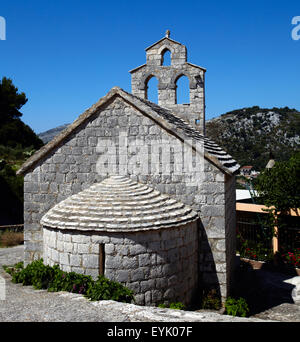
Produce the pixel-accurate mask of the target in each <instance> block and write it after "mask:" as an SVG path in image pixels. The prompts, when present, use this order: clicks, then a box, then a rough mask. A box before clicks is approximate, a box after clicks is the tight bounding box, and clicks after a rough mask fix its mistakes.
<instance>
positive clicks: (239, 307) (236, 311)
mask: <svg viewBox="0 0 300 342" xmlns="http://www.w3.org/2000/svg"><path fill="white" fill-rule="evenodd" d="M225 309H226V314H227V315H231V316H240V317H246V316H247V314H248V312H249V307H248V304H247V302H246V300H245V299H244V298H241V297H240V298H238V299H235V298H232V297H228V298H227V299H226V302H225Z"/></svg>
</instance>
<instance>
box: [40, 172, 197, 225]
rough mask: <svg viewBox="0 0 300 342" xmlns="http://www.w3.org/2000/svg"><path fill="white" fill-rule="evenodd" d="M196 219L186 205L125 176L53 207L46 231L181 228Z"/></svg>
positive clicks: (95, 185) (47, 219)
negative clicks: (54, 229)
mask: <svg viewBox="0 0 300 342" xmlns="http://www.w3.org/2000/svg"><path fill="white" fill-rule="evenodd" d="M197 219H198V214H197V213H196V212H195V211H193V210H192V209H191V208H190V207H188V206H187V205H185V204H183V203H181V202H178V201H176V200H175V199H173V198H171V197H169V196H168V195H165V194H161V193H160V192H159V191H157V190H154V189H152V188H151V187H149V186H147V185H144V184H140V183H137V182H135V181H133V180H131V179H130V178H128V177H125V176H111V177H109V178H106V179H105V180H104V181H102V182H101V183H98V184H94V185H92V186H91V187H89V188H88V189H86V190H84V191H81V192H79V193H78V194H76V195H72V196H70V197H68V198H67V199H65V200H63V201H61V202H60V203H58V204H56V205H55V206H54V207H53V208H52V209H50V210H49V211H48V212H47V213H46V214H45V215H44V216H43V217H42V219H41V224H42V225H43V226H46V227H51V228H58V229H73V230H74V229H75V230H83V231H86V230H93V231H106V232H125V231H143V230H153V229H162V228H170V227H176V226H183V225H185V224H186V223H188V222H192V221H195V220H197Z"/></svg>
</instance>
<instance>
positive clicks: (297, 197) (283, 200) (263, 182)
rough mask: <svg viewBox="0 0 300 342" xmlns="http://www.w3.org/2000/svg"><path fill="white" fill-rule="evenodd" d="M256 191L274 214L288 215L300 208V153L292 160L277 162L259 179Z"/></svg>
mask: <svg viewBox="0 0 300 342" xmlns="http://www.w3.org/2000/svg"><path fill="white" fill-rule="evenodd" d="M256 189H257V191H258V193H259V195H260V197H261V199H262V200H263V203H264V204H265V205H266V206H267V207H274V213H275V214H277V213H280V212H281V213H286V212H288V211H289V209H296V208H299V207H300V151H299V152H297V153H296V154H294V155H293V156H292V157H291V158H290V160H288V161H282V162H276V163H275V165H274V167H273V168H271V169H265V170H264V171H263V172H262V173H261V174H260V175H259V177H258V178H257V184H256Z"/></svg>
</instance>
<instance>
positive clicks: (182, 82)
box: [176, 75, 190, 104]
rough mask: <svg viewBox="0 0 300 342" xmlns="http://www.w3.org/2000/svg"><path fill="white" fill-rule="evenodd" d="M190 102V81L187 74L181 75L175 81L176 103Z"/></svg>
mask: <svg viewBox="0 0 300 342" xmlns="http://www.w3.org/2000/svg"><path fill="white" fill-rule="evenodd" d="M189 103H190V82H189V79H188V78H187V76H184V75H181V76H180V77H179V78H178V79H177V81H176V104H189Z"/></svg>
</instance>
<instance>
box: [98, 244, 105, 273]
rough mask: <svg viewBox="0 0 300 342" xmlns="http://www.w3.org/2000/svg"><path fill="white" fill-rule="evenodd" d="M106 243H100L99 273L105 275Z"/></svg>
mask: <svg viewBox="0 0 300 342" xmlns="http://www.w3.org/2000/svg"><path fill="white" fill-rule="evenodd" d="M104 247H105V245H104V243H100V244H99V275H103V276H104V272H105V248H104Z"/></svg>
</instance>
